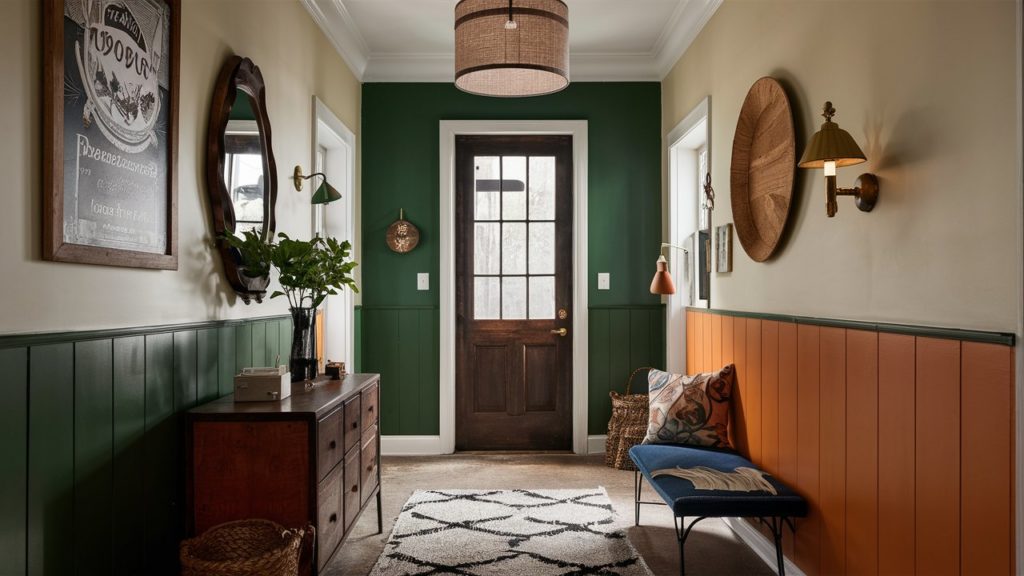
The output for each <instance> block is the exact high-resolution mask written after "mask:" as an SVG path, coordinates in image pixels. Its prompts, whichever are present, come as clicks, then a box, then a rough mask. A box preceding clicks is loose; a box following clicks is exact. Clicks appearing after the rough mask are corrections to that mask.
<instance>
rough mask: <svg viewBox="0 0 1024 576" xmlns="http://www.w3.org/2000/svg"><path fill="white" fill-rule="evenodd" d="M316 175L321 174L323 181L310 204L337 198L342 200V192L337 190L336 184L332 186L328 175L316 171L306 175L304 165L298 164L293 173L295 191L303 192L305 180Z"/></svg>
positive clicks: (332, 200)
mask: <svg viewBox="0 0 1024 576" xmlns="http://www.w3.org/2000/svg"><path fill="white" fill-rule="evenodd" d="M314 176H320V177H321V178H323V182H321V183H320V186H319V187H318V188H317V189H316V191H315V192H313V198H312V199H311V200H310V204H329V203H331V202H334V201H335V200H341V192H338V191H337V190H335V189H334V186H331V185H330V184H329V183H328V182H327V176H326V175H324V173H323V172H315V173H313V174H310V175H309V176H305V175H304V174H303V173H302V166H296V167H295V172H294V173H292V182H294V183H295V191H296V192H302V182H303V180H309V179H310V178H312V177H314Z"/></svg>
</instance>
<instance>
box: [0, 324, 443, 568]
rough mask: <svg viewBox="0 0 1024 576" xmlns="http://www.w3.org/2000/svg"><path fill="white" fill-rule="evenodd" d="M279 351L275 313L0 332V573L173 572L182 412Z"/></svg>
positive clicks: (285, 347) (227, 389)
mask: <svg viewBox="0 0 1024 576" xmlns="http://www.w3.org/2000/svg"><path fill="white" fill-rule="evenodd" d="M290 347H291V320H290V318H289V317H273V318H259V319H249V320H235V321H222V322H207V323H197V324H189V325H181V326H161V327H155V328H140V329H120V330H110V331H91V332H79V333H65V334H40V335H27V336H18V335H15V336H3V337H0V374H3V380H2V382H3V388H2V390H0V392H2V394H3V398H4V401H3V402H0V534H2V535H3V538H0V574H3V575H4V576H7V575H9V574H10V575H26V574H28V575H33V576H35V575H47V576H49V575H53V576H57V575H60V576H66V575H70V574H90V575H91V574H97V575H104V576H106V575H120V574H131V575H136V574H147V575H148V574H170V573H173V572H174V566H175V563H176V558H177V550H178V542H179V541H180V540H181V538H182V535H183V533H184V529H185V516H184V515H185V494H184V462H185V454H184V452H183V444H182V434H183V427H182V417H181V415H182V413H183V412H184V411H186V410H188V409H189V408H192V407H193V406H196V405H197V404H201V403H203V402H207V401H209V400H212V399H215V398H218V397H220V396H223V395H225V394H229V393H231V390H232V376H233V375H234V374H235V373H236V371H237V370H239V369H240V368H242V367H243V366H251V365H253V364H257V365H263V364H265V363H267V362H273V361H274V360H275V359H276V358H277V357H278V355H280V357H281V358H284V359H287V358H288V355H289V349H290ZM435 418H436V416H435Z"/></svg>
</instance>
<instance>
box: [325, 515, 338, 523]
mask: <svg viewBox="0 0 1024 576" xmlns="http://www.w3.org/2000/svg"><path fill="white" fill-rule="evenodd" d="M327 521H328V522H330V523H331V524H334V523H335V522H337V521H338V515H337V514H331V517H330V518H328V519H327Z"/></svg>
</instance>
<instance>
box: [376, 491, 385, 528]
mask: <svg viewBox="0 0 1024 576" xmlns="http://www.w3.org/2000/svg"><path fill="white" fill-rule="evenodd" d="M381 492H382V490H381V489H380V488H378V489H377V534H383V533H384V506H383V505H381V502H380V493H381Z"/></svg>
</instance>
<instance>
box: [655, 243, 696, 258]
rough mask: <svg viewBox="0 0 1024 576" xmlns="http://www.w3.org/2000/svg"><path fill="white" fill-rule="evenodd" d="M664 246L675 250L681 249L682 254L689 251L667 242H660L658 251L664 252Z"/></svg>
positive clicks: (687, 253)
mask: <svg viewBox="0 0 1024 576" xmlns="http://www.w3.org/2000/svg"><path fill="white" fill-rule="evenodd" d="M665 248H675V249H676V250H682V251H683V254H686V255H689V254H690V251H689V250H687V249H686V248H683V247H682V246H676V245H675V244H669V243H668V242H662V243H661V250H659V252H665Z"/></svg>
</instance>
